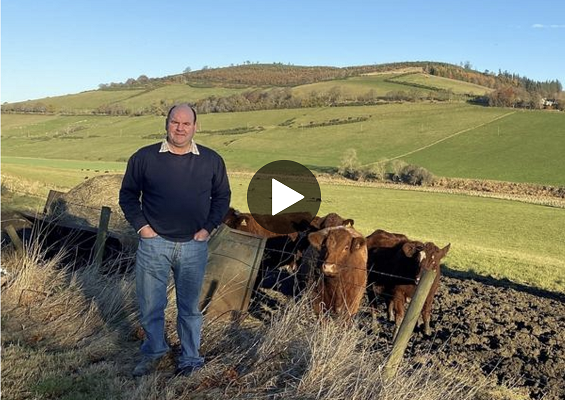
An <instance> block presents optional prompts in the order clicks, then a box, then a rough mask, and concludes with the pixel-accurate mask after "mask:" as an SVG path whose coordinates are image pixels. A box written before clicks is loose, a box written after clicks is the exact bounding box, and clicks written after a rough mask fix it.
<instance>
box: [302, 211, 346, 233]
mask: <svg viewBox="0 0 565 400" xmlns="http://www.w3.org/2000/svg"><path fill="white" fill-rule="evenodd" d="M354 223H355V221H354V220H352V219H350V218H348V219H343V218H342V217H341V216H339V215H338V214H336V213H329V214H328V215H326V216H325V217H315V218H314V219H313V220H312V222H311V223H310V225H312V226H313V227H314V228H317V229H324V228H332V227H336V226H353V224H354Z"/></svg>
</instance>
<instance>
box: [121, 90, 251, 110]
mask: <svg viewBox="0 0 565 400" xmlns="http://www.w3.org/2000/svg"><path fill="white" fill-rule="evenodd" d="M247 90H251V88H245V89H228V88H222V87H211V88H195V87H191V86H189V85H165V86H163V87H160V88H156V89H153V90H148V91H145V92H143V93H140V94H139V95H138V96H135V97H130V98H127V99H124V100H123V101H121V102H119V104H121V105H123V106H124V107H126V108H145V107H147V106H149V105H151V104H159V102H161V101H162V100H164V101H167V102H168V103H180V102H196V101H197V100H200V99H205V98H207V97H210V96H219V97H223V96H230V95H232V94H237V93H241V92H244V91H247Z"/></svg>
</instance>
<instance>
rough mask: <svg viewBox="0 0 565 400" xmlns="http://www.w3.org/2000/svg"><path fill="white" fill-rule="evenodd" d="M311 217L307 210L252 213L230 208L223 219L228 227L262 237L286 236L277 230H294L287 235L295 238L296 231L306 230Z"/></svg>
mask: <svg viewBox="0 0 565 400" xmlns="http://www.w3.org/2000/svg"><path fill="white" fill-rule="evenodd" d="M312 218H313V217H312V214H311V213H309V212H294V213H283V214H277V215H269V214H265V215H263V214H254V215H252V214H249V213H241V212H239V211H237V210H235V209H233V208H230V209H229V211H228V213H227V214H226V216H225V217H224V220H223V221H224V223H225V224H226V225H227V226H229V227H230V228H233V229H237V230H240V231H244V232H249V233H253V234H255V235H258V236H261V237H264V238H273V237H277V236H287V234H284V233H278V232H280V231H282V232H284V231H292V230H294V232H292V233H290V234H288V236H290V237H291V238H292V239H293V240H295V239H296V237H297V236H298V234H297V233H296V232H303V231H305V230H307V229H308V228H309V227H310V221H312Z"/></svg>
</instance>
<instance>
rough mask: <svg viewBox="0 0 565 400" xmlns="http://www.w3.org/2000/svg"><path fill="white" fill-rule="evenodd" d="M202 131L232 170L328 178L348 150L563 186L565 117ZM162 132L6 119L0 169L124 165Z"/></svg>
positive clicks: (500, 113) (393, 107)
mask: <svg viewBox="0 0 565 400" xmlns="http://www.w3.org/2000/svg"><path fill="white" fill-rule="evenodd" d="M352 79H356V78H352ZM199 123H200V132H199V133H198V136H197V140H198V141H199V143H202V144H204V145H209V146H210V147H212V148H214V149H217V150H218V151H219V152H220V153H221V154H222V155H223V156H224V158H225V159H226V162H227V164H228V166H229V167H230V168H231V169H234V170H245V171H253V170H255V169H256V168H259V167H261V166H262V165H264V164H266V163H268V162H270V161H274V160H279V159H291V160H295V161H298V162H301V163H303V164H305V165H307V166H309V167H310V168H312V169H313V170H315V171H318V172H325V171H328V170H331V169H335V168H336V167H337V166H338V165H339V164H340V162H341V161H340V160H341V158H342V157H343V154H344V152H345V150H347V149H349V148H352V149H355V150H356V151H357V156H358V158H359V162H360V163H361V164H364V165H367V164H372V163H375V162H378V161H382V160H390V159H401V160H404V161H406V162H410V163H413V164H416V165H420V166H423V167H425V168H427V169H429V170H430V171H431V172H432V173H434V174H436V175H438V176H449V177H460V178H482V179H492V180H507V181H514V182H530V183H538V184H545V185H556V186H565V177H563V175H562V174H557V173H555V171H561V170H563V169H564V168H565V164H564V161H563V157H561V153H560V152H561V149H562V148H563V147H564V146H565V132H564V129H565V128H564V127H565V114H562V113H548V112H544V111H517V110H511V109H504V108H495V107H492V108H491V107H479V106H472V105H468V104H465V103H439V104H438V103H407V104H383V105H374V106H358V107H318V108H308V109H284V110H267V111H253V112H239V113H237V112H234V113H214V114H206V115H201V116H200V118H199ZM163 132H164V130H163V118H162V117H156V116H143V117H136V118H131V117H107V116H55V115H46V116H38V115H22V114H6V115H4V116H3V118H2V164H3V168H4V169H5V168H6V167H7V166H8V165H10V164H15V163H18V164H21V163H26V164H28V165H39V164H38V163H39V162H40V160H47V161H45V162H49V163H50V165H51V166H55V167H57V166H62V167H63V168H68V167H67V166H65V165H67V164H64V163H63V162H62V161H61V160H75V165H76V166H79V165H82V167H81V168H90V163H93V162H96V163H102V162H104V163H116V162H117V163H123V162H125V161H126V160H127V158H128V157H129V155H130V154H132V153H133V152H134V151H135V150H136V149H137V148H139V147H140V146H143V145H145V144H149V143H152V142H155V141H157V140H159V138H162V137H163ZM110 143H111V145H109V144H110ZM22 157H23V158H22ZM49 160H52V161H49ZM41 162H42V163H43V161H41ZM43 165H44V164H43ZM73 168H75V167H73ZM79 169H80V168H79ZM92 169H114V168H113V167H104V166H102V167H100V166H98V167H96V168H92Z"/></svg>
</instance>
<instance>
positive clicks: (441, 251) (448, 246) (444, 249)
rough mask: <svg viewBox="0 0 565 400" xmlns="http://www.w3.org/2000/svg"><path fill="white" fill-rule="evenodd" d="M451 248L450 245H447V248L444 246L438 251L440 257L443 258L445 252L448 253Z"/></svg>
mask: <svg viewBox="0 0 565 400" xmlns="http://www.w3.org/2000/svg"><path fill="white" fill-rule="evenodd" d="M450 247H451V243H448V244H447V246H445V247H444V248H443V249H441V250H440V253H441V257H442V258H443V257H445V255H446V254H447V252H448V251H449V248H450Z"/></svg>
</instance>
